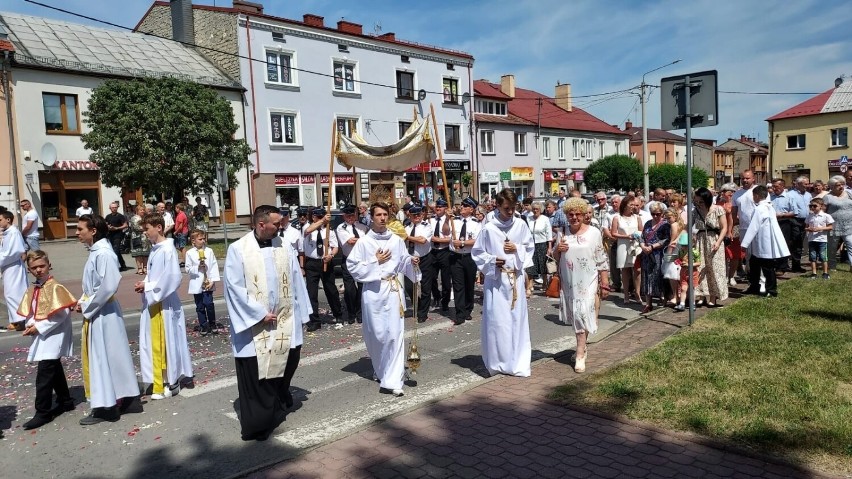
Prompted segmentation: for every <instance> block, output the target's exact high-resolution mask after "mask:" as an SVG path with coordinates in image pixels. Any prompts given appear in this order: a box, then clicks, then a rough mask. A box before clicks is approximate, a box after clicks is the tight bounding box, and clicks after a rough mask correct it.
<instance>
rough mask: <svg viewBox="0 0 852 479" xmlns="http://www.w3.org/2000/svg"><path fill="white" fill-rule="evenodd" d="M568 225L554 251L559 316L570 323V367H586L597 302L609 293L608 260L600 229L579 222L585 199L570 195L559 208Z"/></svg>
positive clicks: (595, 327) (593, 330)
mask: <svg viewBox="0 0 852 479" xmlns="http://www.w3.org/2000/svg"><path fill="white" fill-rule="evenodd" d="M562 209H563V211H564V212H565V216H566V217H567V219H568V227H567V229H566V230H565V231H563V232H561V233H559V235H558V236H557V239H556V245H557V246H556V248H555V249H554V254H555V256H556V259H557V261H558V263H559V277H560V279H561V281H562V295H561V296H562V297H561V298H560V305H559V318H560V320H562V322H564V323H571V324H572V325H573V326H574V333H575V334H576V336H577V353H576V358H575V361H574V364H575V365H574V370H575V371H576V372H578V373H581V372H583V371H585V370H586V357H587V352H586V351H587V348H586V344H587V341H588V338H589V334H594V333H595V332H596V331H597V330H598V311H597V304H598V301H599V297H598V294H600V298H603V299H606V297H607V296H608V295H609V292H610V287H609V259H608V258H607V255H606V251H604V247H603V237H602V236H601V232H600V230H598V229H597V228H595V227H592V226H589V225H587V224H584V223H583V219H584V217H585V215H586V201H585V200H583V199H581V198H570V199H568V200H567V201H565V205H564V206H563V207H562Z"/></svg>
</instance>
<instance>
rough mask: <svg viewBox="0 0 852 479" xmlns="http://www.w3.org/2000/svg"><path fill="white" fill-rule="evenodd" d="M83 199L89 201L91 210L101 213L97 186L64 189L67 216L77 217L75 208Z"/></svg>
mask: <svg viewBox="0 0 852 479" xmlns="http://www.w3.org/2000/svg"><path fill="white" fill-rule="evenodd" d="M83 200H87V201H88V202H89V208H91V209H92V211H94V212H95V213H97V214H101V208H100V205H99V204H98V189H97V188H86V189H66V190H65V208H66V209H67V211H68V217H69V218H76V217H77V208H79V207H80V206H81V204H82V202H83Z"/></svg>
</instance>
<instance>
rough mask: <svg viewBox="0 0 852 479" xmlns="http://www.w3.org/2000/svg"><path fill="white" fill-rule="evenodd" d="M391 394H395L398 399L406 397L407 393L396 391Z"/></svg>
mask: <svg viewBox="0 0 852 479" xmlns="http://www.w3.org/2000/svg"><path fill="white" fill-rule="evenodd" d="M391 394H393V395H394V396H396V397H402V396H405V393H404V392H403V391H402V389H394V390H392V391H391Z"/></svg>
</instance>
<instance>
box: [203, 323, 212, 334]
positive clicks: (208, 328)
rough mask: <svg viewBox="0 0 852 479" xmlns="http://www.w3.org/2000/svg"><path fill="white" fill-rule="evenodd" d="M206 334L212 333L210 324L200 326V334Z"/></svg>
mask: <svg viewBox="0 0 852 479" xmlns="http://www.w3.org/2000/svg"><path fill="white" fill-rule="evenodd" d="M208 334H213V328H212V327H211V326H210V325H207V326H205V327H203V328H201V335H202V336H207V335H208Z"/></svg>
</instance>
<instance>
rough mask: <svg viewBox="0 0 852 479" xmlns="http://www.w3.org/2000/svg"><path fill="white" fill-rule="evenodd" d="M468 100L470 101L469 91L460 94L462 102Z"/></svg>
mask: <svg viewBox="0 0 852 479" xmlns="http://www.w3.org/2000/svg"><path fill="white" fill-rule="evenodd" d="M469 101H470V93H468V92H465V93H464V95H462V103H467V102H469Z"/></svg>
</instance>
